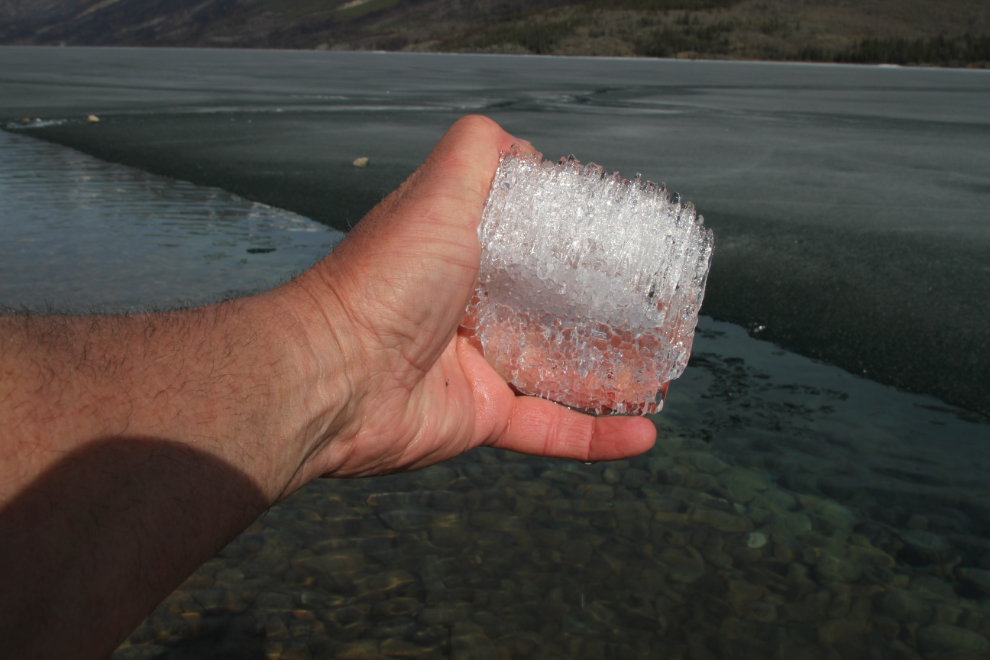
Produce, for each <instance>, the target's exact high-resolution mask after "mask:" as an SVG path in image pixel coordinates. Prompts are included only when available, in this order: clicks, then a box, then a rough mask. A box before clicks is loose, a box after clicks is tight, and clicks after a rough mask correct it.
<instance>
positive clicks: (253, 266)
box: [0, 132, 343, 312]
mask: <svg viewBox="0 0 990 660" xmlns="http://www.w3.org/2000/svg"><path fill="white" fill-rule="evenodd" d="M0 153H2V154H3V159H2V160H0V200H3V216H2V222H0V306H7V307H12V308H18V309H22V308H26V309H31V310H35V311H44V310H48V309H56V310H70V309H72V310H78V311H83V312H88V311H92V310H107V311H137V310H141V309H151V308H167V307H176V306H187V305H196V304H204V303H208V302H215V301H217V300H220V299H222V298H228V297H236V296H240V295H245V294H246V293H251V292H255V291H258V290H265V289H269V288H271V287H272V286H274V285H275V284H277V283H279V281H280V280H283V279H285V278H287V277H289V276H291V275H293V274H296V273H298V272H300V271H302V270H303V269H304V268H306V267H308V266H310V265H311V264H313V263H314V262H315V261H316V260H317V259H319V258H320V257H322V256H323V255H324V254H326V253H327V252H329V251H330V249H332V247H333V246H334V245H336V243H337V242H338V241H339V240H340V239H341V238H342V237H343V234H341V233H340V232H337V231H334V230H332V229H329V228H328V227H326V225H322V224H319V223H317V222H313V221H312V220H309V219H308V218H304V217H302V216H300V215H297V214H295V213H292V212H290V211H285V210H282V209H278V208H273V207H271V206H267V205H265V204H261V203H258V202H251V201H248V200H246V199H243V198H241V197H238V196H237V195H234V194H232V193H229V192H227V191H224V190H220V189H218V188H204V187H202V186H195V185H193V184H191V183H188V182H184V181H176V180H174V179H168V178H165V177H160V176H155V175H153V174H148V173H147V172H143V171H141V170H136V169H132V168H128V167H123V166H120V165H111V164H109V163H106V162H104V161H101V160H99V159H96V158H93V157H92V156H87V155H85V154H82V153H79V152H77V151H73V150H71V149H67V148H65V147H61V146H59V145H54V144H51V143H49V142H44V141H41V140H38V139H35V138H33V137H28V136H25V135H17V134H11V133H7V132H0Z"/></svg>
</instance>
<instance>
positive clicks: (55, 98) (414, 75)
mask: <svg viewBox="0 0 990 660" xmlns="http://www.w3.org/2000/svg"><path fill="white" fill-rule="evenodd" d="M166 54H167V56H166ZM987 107H990V74H988V73H987V72H983V71H948V70H946V71H938V70H918V69H897V68H873V67H870V68H867V67H840V66H811V65H785V64H757V63H729V62H724V63H718V62H681V61H658V60H583V59H553V58H519V57H497V56H456V55H412V54H375V53H310V52H262V51H249V52H248V51H181V50H175V51H166V52H162V51H149V50H127V49H116V50H109V49H107V50H104V49H31V48H0V121H8V122H10V123H9V124H8V128H9V129H10V131H9V133H6V134H0V153H2V154H3V159H2V160H0V199H2V200H3V202H4V207H3V211H2V212H0V303H2V304H4V305H8V306H15V307H16V306H21V305H27V306H33V307H36V308H37V307H44V305H45V304H46V303H47V302H48V301H52V302H54V303H55V305H56V306H57V307H63V308H64V307H69V308H72V307H75V308H77V309H82V310H84V311H86V310H89V309H92V308H93V307H94V306H96V307H104V306H111V307H116V308H118V309H128V308H130V307H131V306H138V307H140V306H142V305H173V304H181V303H182V302H183V301H192V302H198V301H204V300H209V299H213V298H215V297H218V296H224V295H238V294H239V293H242V292H246V291H250V290H252V289H254V288H257V287H264V286H266V285H270V284H273V283H275V282H277V281H278V280H279V279H281V278H284V277H287V276H289V275H291V274H292V273H293V272H296V271H297V270H298V269H299V268H302V267H305V266H306V264H307V263H311V262H312V261H313V260H314V259H316V258H318V257H319V256H320V255H321V254H323V253H324V252H325V251H326V250H327V249H329V248H330V246H332V245H333V244H334V242H335V241H336V240H337V239H338V238H339V234H338V233H336V232H334V231H331V230H330V228H335V229H339V230H346V229H347V228H348V227H349V226H351V225H352V224H353V223H354V222H356V221H357V220H359V219H360V217H361V216H362V215H363V213H364V212H366V211H367V210H368V209H369V208H370V207H371V206H372V205H373V204H374V203H376V202H377V201H378V200H380V199H381V198H382V196H383V195H384V194H386V193H387V192H388V191H389V190H391V189H393V188H394V187H395V186H397V185H398V184H399V183H400V182H401V181H402V180H403V179H404V178H405V177H406V176H407V175H408V174H409V173H410V172H412V170H413V169H414V168H415V167H416V165H418V163H419V162H421V161H422V159H423V158H424V157H425V155H426V154H427V153H428V151H429V149H430V148H431V147H432V145H433V144H434V143H435V142H436V140H437V139H438V138H439V137H440V135H441V134H442V133H443V131H444V130H445V128H446V127H447V126H448V125H449V124H450V123H452V122H453V121H454V120H455V119H456V118H457V117H459V116H461V115H463V114H466V113H470V112H478V113H482V114H486V115H488V116H490V117H492V118H494V119H496V120H497V121H499V122H500V123H501V124H502V125H503V126H505V127H506V128H507V130H509V131H511V132H513V133H514V134H516V135H518V136H520V137H524V138H527V139H529V140H531V141H533V143H534V144H535V145H536V146H537V148H539V149H541V150H542V151H543V152H544V153H545V154H546V155H547V156H548V157H553V158H556V157H558V156H561V155H567V154H569V153H574V154H575V155H576V156H578V157H579V158H580V159H581V160H582V161H588V160H592V161H595V162H598V163H600V164H602V165H604V166H605V167H607V168H608V169H613V170H619V171H620V172H622V173H623V174H628V175H635V174H636V173H637V172H641V173H642V174H643V176H644V178H648V179H651V180H657V181H665V182H666V183H667V184H668V187H669V188H670V189H671V190H675V191H678V192H679V193H681V194H682V195H683V196H684V197H685V198H686V199H689V200H691V201H693V202H694V203H695V204H696V205H697V207H698V208H699V210H700V212H701V213H702V214H704V215H705V217H706V224H707V225H709V226H711V227H713V228H714V230H715V246H716V247H715V255H714V258H713V269H712V273H711V277H710V279H709V289H708V295H707V297H706V301H705V305H704V307H703V309H702V313H703V314H706V317H705V318H703V319H702V323H701V326H700V332H699V336H698V338H697V342H696V344H695V353H694V357H693V358H692V362H691V365H690V366H689V368H688V370H687V372H686V373H685V375H684V377H683V378H682V379H680V380H679V381H676V382H675V383H674V384H673V385H672V387H671V390H670V395H669V396H668V398H667V402H666V405H665V410H664V411H663V412H662V413H661V414H659V415H657V416H655V417H654V421H655V422H656V424H657V427H658V431H659V438H660V439H659V442H658V447H657V448H656V449H655V450H653V451H651V452H650V453H648V454H647V455H645V456H643V457H639V458H636V459H633V460H630V461H623V462H619V463H617V464H600V465H594V466H584V465H581V464H570V463H564V462H559V461H544V460H540V459H533V458H531V457H523V456H513V455H509V454H503V453H500V452H487V451H476V452H472V453H471V454H469V455H467V456H464V457H462V458H460V459H457V460H455V461H451V462H449V463H447V464H444V465H443V466H438V467H436V468H431V469H430V470H427V471H423V472H419V473H413V474H410V475H397V476H393V477H387V478H379V479H368V480H360V481H352V482H320V483H316V484H312V485H310V486H309V487H307V488H306V489H304V490H303V491H301V492H300V493H298V494H297V495H296V496H294V497H293V498H291V499H289V500H287V501H286V502H283V503H282V504H280V505H279V506H277V507H275V508H274V509H273V510H272V511H271V512H270V513H269V514H267V515H266V516H265V517H263V518H262V519H260V520H259V521H258V522H257V523H255V525H253V526H252V527H251V528H249V529H248V530H247V531H246V532H245V534H244V535H242V536H241V537H240V538H239V539H238V540H236V541H235V542H234V543H232V544H231V546H230V547H228V548H227V549H225V550H224V551H223V552H221V553H220V555H218V556H217V558H215V559H214V560H212V561H211V562H209V563H208V564H207V565H205V566H204V567H203V568H202V569H201V570H200V571H199V572H197V574H196V575H195V576H194V577H193V578H191V579H190V581H188V582H187V583H186V584H185V585H183V587H181V588H180V589H179V590H178V591H177V592H176V593H175V594H173V595H172V596H171V597H170V598H169V600H168V601H167V602H166V603H165V604H163V605H162V606H161V607H160V608H159V609H158V610H156V612H155V613H154V614H153V615H152V616H151V617H149V619H148V620H147V621H146V622H145V624H143V625H142V627H141V628H140V629H139V630H138V631H136V632H135V633H134V635H132V637H131V639H130V640H129V642H128V643H127V644H126V645H125V647H124V648H122V649H121V650H120V651H118V653H117V654H116V656H119V658H120V660H123V659H124V658H136V657H140V658H157V657H163V658H165V657H167V658H170V659H173V658H214V657H216V658H226V657H231V658H233V657H238V658H241V657H269V658H279V657H284V658H307V657H308V658H332V657H381V656H383V655H384V656H386V657H388V656H391V657H478V658H482V657H485V658H487V657H492V658H496V657H525V658H548V657H601V658H618V657H665V658H684V659H686V658H708V657H724V658H733V659H734V658H748V657H753V658H764V657H765V658H771V657H788V658H791V657H793V658H799V657H802V658H822V659H824V658H829V659H831V658H836V657H841V658H859V657H862V658H874V657H881V658H911V657H916V656H917V655H921V656H922V657H924V658H933V659H934V658H969V657H985V655H986V654H987V653H990V486H988V483H990V479H988V478H987V474H988V473H990V426H988V425H987V423H986V417H985V414H986V413H987V412H990V394H988V392H990V389H988V388H987V387H986V386H985V385H986V383H987V382H990V341H988V336H990V333H988V332H987V328H988V327H990V319H988V318H987V309H990V218H988V211H987V210H988V208H990V204H988V202H990V114H988V113H987V112H986V108H987ZM90 113H95V114H97V115H99V116H100V118H101V120H100V122H99V123H98V124H88V123H87V122H86V121H85V117H86V115H88V114H90ZM25 117H27V118H29V119H30V121H29V122H28V123H26V124H22V123H21V119H22V118H25ZM36 120H41V121H36ZM35 137H40V138H44V139H45V140H48V141H49V142H42V141H39V140H36V139H35ZM51 142H55V143H58V144H52V143H51ZM59 145H68V146H69V147H73V148H74V149H78V150H80V151H82V152H85V154H89V155H84V154H83V153H80V152H79V151H73V150H70V149H66V148H65V147H63V146H59ZM92 156H96V157H99V158H100V159H103V160H97V159H95V158H93V157H92ZM358 156H367V157H369V158H370V160H371V166H370V167H369V168H367V169H364V170H359V169H356V168H354V167H353V166H352V165H351V161H352V160H353V159H354V158H356V157H358ZM106 161H111V162H106ZM112 163H116V164H112ZM121 164H122V165H121ZM124 165H126V166H130V167H124ZM132 168H136V169H132ZM272 248H274V249H272ZM252 250H253V251H252ZM67 273H68V274H67ZM712 317H714V319H718V320H713V318H712ZM729 322H731V323H729ZM764 339H769V340H773V342H776V343H772V342H771V341H764ZM839 367H842V368H841V369H840V368H839ZM850 372H851V373H850ZM853 374H856V375H853ZM864 374H865V376H866V378H864V377H863V375H864ZM891 384H893V385H897V386H899V387H901V388H904V389H910V390H913V391H914V392H915V394H909V393H905V392H903V391H899V390H898V389H895V388H893V387H889V386H888V385H891ZM403 654H404V655H403ZM116 656H115V657H116Z"/></svg>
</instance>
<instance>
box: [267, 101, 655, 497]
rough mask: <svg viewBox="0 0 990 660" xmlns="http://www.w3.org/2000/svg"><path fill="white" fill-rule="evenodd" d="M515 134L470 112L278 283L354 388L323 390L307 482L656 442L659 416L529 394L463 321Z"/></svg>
mask: <svg viewBox="0 0 990 660" xmlns="http://www.w3.org/2000/svg"><path fill="white" fill-rule="evenodd" d="M513 143H520V144H523V143H522V142H521V141H520V140H517V139H515V138H514V137H512V136H511V135H509V134H508V133H506V132H505V131H503V130H502V129H501V128H500V127H499V126H498V125H497V124H496V123H495V122H493V121H491V120H489V119H486V118H484V117H477V116H474V117H465V118H464V119H461V120H460V121H458V122H457V123H456V124H454V125H453V126H452V127H451V128H450V130H449V131H448V132H447V133H446V135H444V137H443V139H442V140H441V141H440V143H439V144H438V145H437V146H436V147H435V148H434V150H433V152H432V153H431V154H430V156H429V157H428V158H427V160H426V162H425V163H424V164H423V165H422V166H421V167H420V168H419V169H418V170H417V171H416V172H415V173H414V174H413V175H412V176H411V177H410V178H409V179H408V180H407V181H406V182H405V183H404V184H403V185H402V186H401V187H400V188H399V189H398V190H396V191H395V192H394V193H392V194H391V195H390V196H389V197H388V198H387V199H385V200H384V201H383V202H382V203H381V204H379V205H378V206H377V207H375V208H374V209H373V210H372V211H371V212H370V213H369V214H368V215H367V216H366V217H365V218H364V219H363V220H362V221H361V222H360V223H359V224H358V225H357V226H356V227H355V228H354V229H353V230H352V231H351V232H350V233H349V234H348V236H347V238H346V239H345V240H344V241H343V242H342V243H341V244H340V245H339V246H338V247H337V248H336V249H335V250H334V252H333V253H332V254H330V255H329V256H328V257H327V258H326V259H324V260H323V261H322V262H320V263H319V264H318V265H317V266H315V267H314V268H313V269H311V270H309V271H307V272H306V273H304V274H303V275H302V276H300V277H299V278H297V279H296V280H294V281H293V282H291V283H290V284H288V285H286V286H285V287H283V288H282V289H278V290H276V291H275V292H273V294H274V295H279V296H286V297H287V298H288V299H290V300H292V306H293V307H292V308H293V309H294V310H295V316H296V318H298V319H299V322H300V324H301V327H302V328H303V332H304V335H305V337H306V341H307V342H308V345H309V346H310V348H311V352H309V353H307V355H310V356H311V359H313V360H316V361H317V362H318V363H319V364H318V368H319V370H320V372H321V373H323V374H327V375H328V376H330V375H332V377H333V378H335V379H336V381H337V382H338V383H340V384H342V386H341V385H338V387H336V388H334V387H330V388H327V390H326V391H323V392H321V393H320V396H317V395H316V393H313V396H312V400H311V402H310V405H309V410H310V421H309V423H308V427H307V428H308V433H307V437H306V440H305V450H304V452H303V456H304V457H305V460H304V463H303V464H302V465H301V466H300V469H299V470H298V472H297V473H296V475H295V482H296V483H297V484H298V485H301V484H302V483H305V482H306V481H308V480H309V479H311V478H314V477H316V476H320V475H324V476H334V477H361V476H368V475H373V474H385V473H391V472H396V471H403V470H411V469H416V468H421V467H425V466H427V465H431V464H433V463H437V462H439V461H442V460H445V459H447V458H451V457H453V456H455V455H457V454H460V453H462V452H465V451H468V450H470V449H473V448H475V447H478V446H490V447H498V448H502V449H510V450H513V451H518V452H523V453H528V454H540V455H545V456H556V457H564V458H573V459H578V460H581V461H602V460H613V459H618V458H623V457H627V456H632V455H636V454H640V453H642V452H644V451H646V450H648V449H649V448H650V447H651V446H652V445H653V442H654V440H655V434H656V431H655V429H654V427H653V424H652V423H650V422H649V421H648V420H646V419H643V418H633V417H592V416H590V415H586V414H582V413H579V412H576V411H573V410H569V409H567V408H565V407H563V406H559V405H556V404H553V403H550V402H548V401H545V400H542V399H539V398H535V397H527V396H517V395H516V394H515V393H514V392H513V391H512V389H511V388H510V387H509V386H508V385H507V384H506V382H505V380H504V379H503V378H502V377H501V376H499V375H498V374H497V373H496V372H495V370H494V369H493V368H492V367H491V366H490V365H489V364H488V362H486V360H485V358H484V356H483V355H482V353H481V352H480V350H479V348H478V346H477V345H476V344H475V343H473V342H472V341H471V338H470V337H469V336H468V335H467V334H466V333H465V332H464V331H463V329H459V322H460V320H461V318H462V316H463V314H464V310H465V307H466V306H467V303H468V301H469V299H470V297H471V295H472V293H473V291H474V286H475V278H476V276H477V272H478V265H479V261H480V253H481V246H480V244H479V242H478V235H477V227H478V222H479V221H480V218H481V212H482V208H483V206H484V203H485V199H486V197H487V194H488V189H489V186H490V184H491V180H492V177H493V175H494V172H495V169H496V167H497V165H498V159H499V153H500V151H505V150H508V149H509V148H510V146H511V145H512V144H513ZM524 146H525V145H524ZM529 148H531V147H529ZM341 388H342V389H343V394H341V393H340V390H341ZM293 489H294V487H290V488H288V489H287V491H291V490H293Z"/></svg>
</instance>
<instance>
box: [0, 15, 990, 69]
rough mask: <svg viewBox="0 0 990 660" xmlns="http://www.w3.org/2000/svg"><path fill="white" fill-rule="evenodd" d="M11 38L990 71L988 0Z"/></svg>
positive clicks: (101, 21)
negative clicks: (920, 66)
mask: <svg viewBox="0 0 990 660" xmlns="http://www.w3.org/2000/svg"><path fill="white" fill-rule="evenodd" d="M0 44H33V45H59V44H65V45H74V46H75V45H92V46H97V45H98V46H185V47H191V46H196V47H212V48H224V47H238V48H296V49H311V48H318V49H346V50H413V51H454V52H494V53H519V54H550V55H604V56H628V57H634V56H642V57H681V58H710V59H771V60H815V61H839V62H864V63H869V62H872V63H883V62H886V63H893V64H923V65H936V66H980V67H987V66H990V3H988V2H986V0H614V1H611V2H607V1H605V0H570V1H567V0H526V1H523V0H0Z"/></svg>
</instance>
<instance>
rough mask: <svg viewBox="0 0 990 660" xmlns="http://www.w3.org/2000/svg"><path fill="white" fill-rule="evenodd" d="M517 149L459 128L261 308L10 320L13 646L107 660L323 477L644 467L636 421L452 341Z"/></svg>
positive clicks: (8, 539)
mask: <svg viewBox="0 0 990 660" xmlns="http://www.w3.org/2000/svg"><path fill="white" fill-rule="evenodd" d="M513 141H514V138H512V136H510V135H508V134H507V133H505V132H504V131H502V130H501V129H500V128H499V127H498V126H497V125H496V124H494V122H491V121H490V120H487V119H484V118H481V117H469V118H465V119H463V120H461V121H459V122H458V123H457V124H455V125H454V126H453V127H452V128H451V129H450V131H448V133H447V134H446V135H445V136H444V138H443V139H442V140H441V142H440V143H439V144H438V145H437V147H436V148H435V149H434V151H433V153H431V155H430V157H429V158H428V159H427V161H426V162H425V163H424V164H423V166H422V167H420V168H419V170H417V171H416V173H415V174H413V175H412V177H410V179H409V180H408V181H406V183H404V184H403V185H402V186H401V187H400V188H399V189H398V190H397V191H396V192H394V193H393V194H392V195H390V196H389V197H388V198H387V199H386V200H385V201H384V202H382V203H381V204H380V205H378V206H377V207H376V208H375V209H374V210H373V211H372V212H371V213H369V214H368V216H367V217H366V218H365V219H363V220H362V221H361V223H359V225H358V226H357V227H356V228H355V229H354V230H353V231H352V232H351V233H350V234H349V235H348V237H347V238H346V239H345V240H344V242H343V243H342V244H341V245H340V246H339V247H338V248H337V249H336V250H334V252H333V253H332V254H331V255H330V256H328V257H327V258H326V259H324V260H323V261H322V262H320V263H319V264H318V265H316V266H315V267H314V268H312V269H310V270H309V271H307V272H306V273H304V274H303V275H301V276H300V277H298V278H296V279H295V280H293V281H292V282H290V283H288V284H287V285H285V286H282V287H279V288H277V289H275V290H273V291H270V292H268V293H265V294H262V295H259V296H255V297H252V298H246V299H243V300H238V301H232V302H228V303H224V304H221V305H215V306H211V307H205V308H201V309H195V310H189V311H184V312H176V313H170V314H150V315H135V316H119V317H48V316H30V315H27V316H24V315H19V316H4V317H0V429H2V433H3V435H2V437H0V540H2V542H0V585H3V587H2V589H0V639H3V640H4V642H5V646H4V648H5V651H6V652H10V653H11V654H12V655H13V656H14V657H22V658H50V657H51V658H54V657H78V658H87V657H93V658H99V657H101V656H102V655H105V654H107V653H109V652H110V651H111V650H112V649H113V648H114V646H115V645H116V644H117V643H119V642H120V641H121V640H122V639H123V638H124V636H126V634H127V633H128V632H129V631H130V630H132V629H133V628H134V627H135V626H136V625H137V624H138V623H139V622H140V621H141V619H142V618H143V617H144V616H145V615H146V614H147V613H148V612H149V611H151V609H153V607H154V606H155V604H156V603H157V602H159V601H160V600H161V599H162V598H164V597H165V596H166V595H168V593H169V592H170V591H171V590H173V589H174V588H175V587H176V586H177V585H178V584H179V583H180V582H181V581H182V580H183V579H184V578H185V577H187V576H188V575H189V574H190V573H192V571H194V570H195V569H196V567H197V566H199V565H200V564H201V563H202V562H204V561H205V560H207V559H208V558H209V557H210V556H212V555H213V554H214V553H215V552H216V551H217V550H219V549H220V548H222V547H223V546H224V545H225V544H226V543H227V542H229V541H230V540H231V539H232V538H233V537H234V536H235V535H236V534H237V533H239V532H240V531H241V530H243V529H244V528H245V527H246V526H247V525H248V524H250V523H251V522H252V521H253V520H254V519H255V518H256V517H257V516H258V515H259V514H260V513H261V512H263V511H264V510H265V509H266V508H267V507H268V506H270V505H271V504H272V503H274V502H276V501H278V500H279V499H281V498H283V497H286V496H287V495H289V494H290V493H292V492H294V491H295V490H297V489H298V488H300V487H301V486H302V485H304V484H305V483H307V482H308V481H310V480H312V479H314V478H317V477H319V476H322V475H326V476H336V477H360V476H368V475H373V474H385V473H389V472H396V471H402V470H411V469H416V468H420V467H424V466H427V465H430V464H433V463H436V462H439V461H442V460H444V459H446V458H450V457H452V456H455V455H457V454H460V453H462V452H464V451H468V450H470V449H472V448H474V447H478V446H482V445H487V446H495V447H501V448H506V449H511V450H515V451H521V452H526V453H533V454H543V455H548V456H562V457H569V458H575V459H579V460H585V461H590V460H608V459H614V458H620V457H623V456H629V455H633V454H637V453H641V452H643V451H645V450H646V449H648V448H649V447H650V446H651V445H652V444H653V441H654V437H655V431H654V429H653V425H652V424H651V423H650V422H648V421H646V420H644V419H641V418H594V417H590V416H587V415H582V414H580V413H577V412H574V411H570V410H567V409H565V408H563V407H561V406H556V405H554V404H551V403H549V402H547V401H543V400H540V399H534V398H530V397H517V396H515V395H514V394H513V392H512V391H511V389H510V388H509V387H508V385H507V384H506V383H505V381H504V380H503V379H502V378H501V377H499V376H498V374H496V373H495V371H494V370H493V369H492V368H491V367H490V366H489V365H488V363H487V362H486V361H485V359H484V357H483V356H482V355H481V353H480V352H479V351H478V349H477V347H476V346H475V345H474V344H473V343H472V341H471V338H470V337H468V336H465V335H463V334H461V333H460V332H459V330H458V324H459V321H460V320H461V317H462V315H463V312H464V309H465V307H466V305H467V302H468V299H469V297H470V295H471V294H472V291H473V286H474V281H475V277H476V275H477V268H478V262H479V258H480V246H479V245H478V240H477V223H478V221H479V219H480V216H481V209H482V206H483V203H484V199H485V196H486V194H487V190H488V186H489V185H490V182H491V178H492V176H493V174H494V171H495V168H496V165H497V162H498V154H499V151H500V150H504V149H507V148H508V147H509V146H510V145H511V144H512V142H513Z"/></svg>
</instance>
